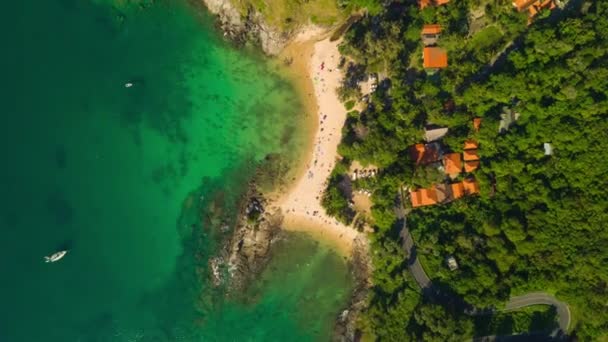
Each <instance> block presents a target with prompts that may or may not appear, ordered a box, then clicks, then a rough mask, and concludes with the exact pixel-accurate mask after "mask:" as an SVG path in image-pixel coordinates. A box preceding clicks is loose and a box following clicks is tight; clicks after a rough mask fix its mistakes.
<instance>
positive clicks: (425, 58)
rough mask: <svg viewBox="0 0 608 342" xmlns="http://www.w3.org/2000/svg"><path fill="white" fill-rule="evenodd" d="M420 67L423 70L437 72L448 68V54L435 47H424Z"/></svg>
mask: <svg viewBox="0 0 608 342" xmlns="http://www.w3.org/2000/svg"><path fill="white" fill-rule="evenodd" d="M422 65H423V66H424V68H425V69H427V70H428V69H430V70H437V69H443V68H446V67H447V66H448V53H447V52H446V51H445V49H442V48H440V47H436V46H425V47H424V49H423V50H422Z"/></svg>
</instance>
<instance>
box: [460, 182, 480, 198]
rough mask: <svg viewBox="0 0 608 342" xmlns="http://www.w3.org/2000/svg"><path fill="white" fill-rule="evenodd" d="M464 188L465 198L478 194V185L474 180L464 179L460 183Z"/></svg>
mask: <svg viewBox="0 0 608 342" xmlns="http://www.w3.org/2000/svg"><path fill="white" fill-rule="evenodd" d="M462 186H463V188H464V194H465V195H466V196H470V195H475V194H478V193H479V183H477V180H476V179H475V178H470V179H465V180H463V181H462Z"/></svg>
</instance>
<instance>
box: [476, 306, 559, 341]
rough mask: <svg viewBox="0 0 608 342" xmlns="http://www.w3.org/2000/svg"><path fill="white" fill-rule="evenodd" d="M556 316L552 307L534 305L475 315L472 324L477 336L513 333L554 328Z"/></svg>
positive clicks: (555, 326)
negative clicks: (508, 310)
mask: <svg viewBox="0 0 608 342" xmlns="http://www.w3.org/2000/svg"><path fill="white" fill-rule="evenodd" d="M556 318H557V317H556V312H555V308H554V307H552V306H547V305H535V306H529V307H526V308H523V309H520V310H517V311H512V312H503V313H499V314H496V315H482V316H477V317H476V318H475V321H474V324H475V331H476V332H477V334H478V335H479V336H488V335H493V334H497V335H513V334H521V333H525V332H528V331H546V330H552V329H555V328H557V321H556Z"/></svg>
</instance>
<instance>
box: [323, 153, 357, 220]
mask: <svg viewBox="0 0 608 342" xmlns="http://www.w3.org/2000/svg"><path fill="white" fill-rule="evenodd" d="M347 171H348V165H347V164H345V163H344V162H342V163H338V164H336V167H335V168H334V170H333V172H332V173H331V175H330V176H329V185H328V188H327V191H325V192H324V193H323V197H322V198H321V204H322V205H323V207H324V208H325V210H326V211H327V213H328V214H329V215H331V216H334V217H335V218H336V219H338V220H339V221H340V222H342V223H344V224H347V225H348V224H350V223H351V222H352V220H353V218H354V217H355V211H354V210H353V209H352V205H351V203H350V202H349V199H350V198H351V197H352V184H351V181H350V178H349V177H348V174H347Z"/></svg>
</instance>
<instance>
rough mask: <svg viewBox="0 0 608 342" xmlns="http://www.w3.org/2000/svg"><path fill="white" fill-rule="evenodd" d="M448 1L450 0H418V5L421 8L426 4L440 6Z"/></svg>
mask: <svg viewBox="0 0 608 342" xmlns="http://www.w3.org/2000/svg"><path fill="white" fill-rule="evenodd" d="M448 2H450V0H419V1H418V5H419V6H420V8H421V9H422V8H425V7H427V6H441V5H445V4H447V3H448Z"/></svg>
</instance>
